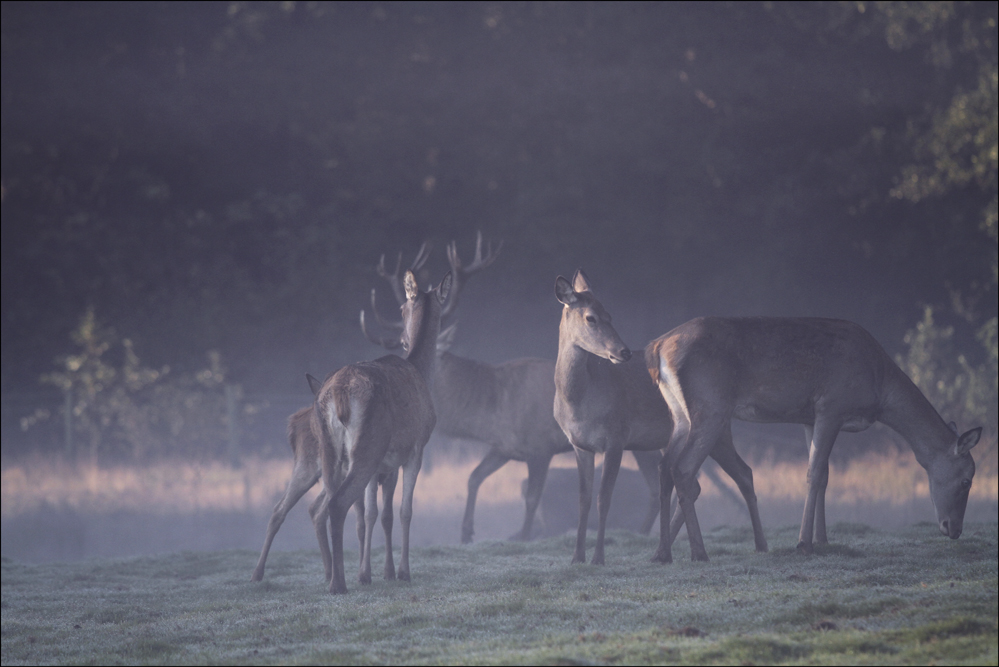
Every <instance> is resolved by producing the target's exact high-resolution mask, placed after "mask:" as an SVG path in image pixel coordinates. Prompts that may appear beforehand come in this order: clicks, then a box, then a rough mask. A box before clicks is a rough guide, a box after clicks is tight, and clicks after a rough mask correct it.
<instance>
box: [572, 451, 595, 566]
mask: <svg viewBox="0 0 999 667" xmlns="http://www.w3.org/2000/svg"><path fill="white" fill-rule="evenodd" d="M573 448H574V449H575V450H576V469H577V470H578V471H579V527H578V528H577V529H576V551H575V552H573V554H572V562H573V563H585V562H586V526H587V524H588V523H589V521H590V505H591V504H592V503H593V452H588V451H586V450H583V449H580V448H579V447H575V446H574V447H573Z"/></svg>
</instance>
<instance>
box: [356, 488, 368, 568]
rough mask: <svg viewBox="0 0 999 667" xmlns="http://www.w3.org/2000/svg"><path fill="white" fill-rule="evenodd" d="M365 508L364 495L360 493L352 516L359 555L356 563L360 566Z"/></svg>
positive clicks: (362, 554)
mask: <svg viewBox="0 0 999 667" xmlns="http://www.w3.org/2000/svg"><path fill="white" fill-rule="evenodd" d="M365 508H366V505H365V497H364V495H361V497H360V498H358V500H357V502H356V503H354V518H355V521H354V524H355V525H356V530H357V554H358V556H359V557H360V560H359V561H358V565H359V566H360V567H364V526H365V520H364V510H365Z"/></svg>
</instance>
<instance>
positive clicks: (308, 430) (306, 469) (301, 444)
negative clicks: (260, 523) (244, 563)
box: [250, 376, 333, 581]
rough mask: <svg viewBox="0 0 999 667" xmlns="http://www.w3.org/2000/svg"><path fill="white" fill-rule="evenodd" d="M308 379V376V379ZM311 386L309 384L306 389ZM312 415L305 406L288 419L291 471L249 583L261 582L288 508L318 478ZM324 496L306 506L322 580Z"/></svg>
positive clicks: (327, 563)
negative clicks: (293, 458)
mask: <svg viewBox="0 0 999 667" xmlns="http://www.w3.org/2000/svg"><path fill="white" fill-rule="evenodd" d="M309 377H311V376H309ZM311 385H312V382H311V381H310V386H311ZM312 411H313V406H311V405H310V406H308V407H305V408H302V409H301V410H298V411H296V412H295V413H294V414H292V415H291V416H290V417H289V418H288V444H290V445H291V451H292V454H294V457H295V463H294V465H293V467H292V471H291V479H290V480H288V487H287V489H286V490H285V492H284V495H283V496H282V497H281V500H279V501H278V503H277V505H275V506H274V511H273V512H272V513H271V518H270V521H268V522H267V533H266V535H265V536H264V546H263V549H261V551H260V558H259V559H258V560H257V566H256V567H255V568H254V570H253V574H252V575H251V576H250V581H261V580H262V579H263V578H264V566H265V564H266V563H267V555H268V554H269V553H270V550H271V544H272V543H273V542H274V536H275V535H277V532H278V529H280V528H281V524H283V523H284V519H285V517H286V516H288V512H290V511H291V508H292V507H294V506H295V504H296V503H297V502H298V501H299V500H301V498H302V496H304V495H305V494H306V492H308V490H309V489H311V488H312V487H313V486H315V485H316V483H317V482H318V481H319V478H320V477H322V466H321V464H320V461H319V438H317V437H316V435H315V433H313V431H312ZM325 504H326V494H325V493H320V494H319V495H318V496H316V499H315V500H314V501H313V502H312V503H311V504H310V505H309V517H310V518H311V519H312V523H313V525H314V526H315V529H316V538H317V540H318V541H319V551H320V553H321V554H322V557H323V566H324V569H325V570H326V580H327V581H329V578H330V577H331V576H332V573H333V569H332V566H333V561H332V559H331V556H330V551H329V549H330V542H329V534H328V533H327V531H326V523H327V518H328V517H327V513H326V508H325Z"/></svg>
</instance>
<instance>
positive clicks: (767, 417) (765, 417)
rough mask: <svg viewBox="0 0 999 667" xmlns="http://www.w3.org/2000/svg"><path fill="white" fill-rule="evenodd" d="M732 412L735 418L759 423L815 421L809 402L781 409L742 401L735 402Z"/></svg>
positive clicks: (813, 410) (807, 422)
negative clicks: (739, 402) (741, 402)
mask: <svg viewBox="0 0 999 667" xmlns="http://www.w3.org/2000/svg"><path fill="white" fill-rule="evenodd" d="M732 414H733V416H734V417H735V418H736V419H741V420H742V421H747V422H757V423H761V424H812V423H814V422H815V409H814V407H813V406H812V405H811V404H808V405H803V406H795V407H794V408H791V409H787V408H783V409H781V408H778V407H775V406H768V405H763V404H759V403H743V404H737V405H736V406H735V410H733V413H732Z"/></svg>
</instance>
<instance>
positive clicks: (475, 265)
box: [441, 231, 503, 320]
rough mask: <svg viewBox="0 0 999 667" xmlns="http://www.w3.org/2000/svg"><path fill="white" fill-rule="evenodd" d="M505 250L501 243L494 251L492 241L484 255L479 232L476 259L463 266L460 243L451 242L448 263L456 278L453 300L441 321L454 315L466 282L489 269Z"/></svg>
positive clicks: (476, 240)
mask: <svg viewBox="0 0 999 667" xmlns="http://www.w3.org/2000/svg"><path fill="white" fill-rule="evenodd" d="M502 249H503V242H502V241H500V242H499V244H497V246H496V250H495V251H493V244H492V241H490V242H489V243H488V244H487V245H486V254H485V256H483V255H482V232H481V231H479V232H477V233H476V236H475V259H473V260H472V263H471V264H469V265H468V266H462V264H461V258H460V257H458V243H457V242H456V241H451V243H449V244H448V246H447V261H448V264H450V265H451V273H452V275H453V276H454V284H453V285H452V286H451V298H450V299H448V302H447V305H445V306H444V309H443V310H442V311H441V319H442V320H443V319H445V318H449V317H450V316H451V315H452V314H453V313H454V309H455V308H456V307H457V305H458V296H459V295H460V294H461V288H462V287H463V286H464V283H465V281H466V280H468V278H469V277H471V276H472V274H475V273H478V272H479V271H481V270H482V269H484V268H486V267H488V266H489V265H490V264H492V263H493V262H495V261H496V258H497V257H498V256H499V253H500V250H502Z"/></svg>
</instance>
